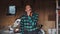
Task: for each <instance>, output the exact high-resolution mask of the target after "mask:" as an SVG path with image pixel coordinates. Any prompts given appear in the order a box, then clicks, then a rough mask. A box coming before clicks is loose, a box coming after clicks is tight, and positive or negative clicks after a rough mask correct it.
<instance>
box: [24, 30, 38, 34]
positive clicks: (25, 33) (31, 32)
mask: <svg viewBox="0 0 60 34" xmlns="http://www.w3.org/2000/svg"><path fill="white" fill-rule="evenodd" d="M24 34H38V30H34V31H30V32H28V31H24Z"/></svg>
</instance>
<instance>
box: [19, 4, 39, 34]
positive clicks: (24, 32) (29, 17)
mask: <svg viewBox="0 0 60 34" xmlns="http://www.w3.org/2000/svg"><path fill="white" fill-rule="evenodd" d="M25 12H26V14H24V15H23V16H22V17H21V18H20V19H21V21H20V29H21V34H38V30H37V29H38V28H37V21H38V14H36V13H34V12H33V11H32V8H31V6H30V5H26V6H25Z"/></svg>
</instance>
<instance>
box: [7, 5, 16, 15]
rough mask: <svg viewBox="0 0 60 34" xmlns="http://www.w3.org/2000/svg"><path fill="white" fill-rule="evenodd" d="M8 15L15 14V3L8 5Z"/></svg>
mask: <svg viewBox="0 0 60 34" xmlns="http://www.w3.org/2000/svg"><path fill="white" fill-rule="evenodd" d="M7 14H8V15H15V14H16V6H15V5H11V6H9V7H8V13H7Z"/></svg>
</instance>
